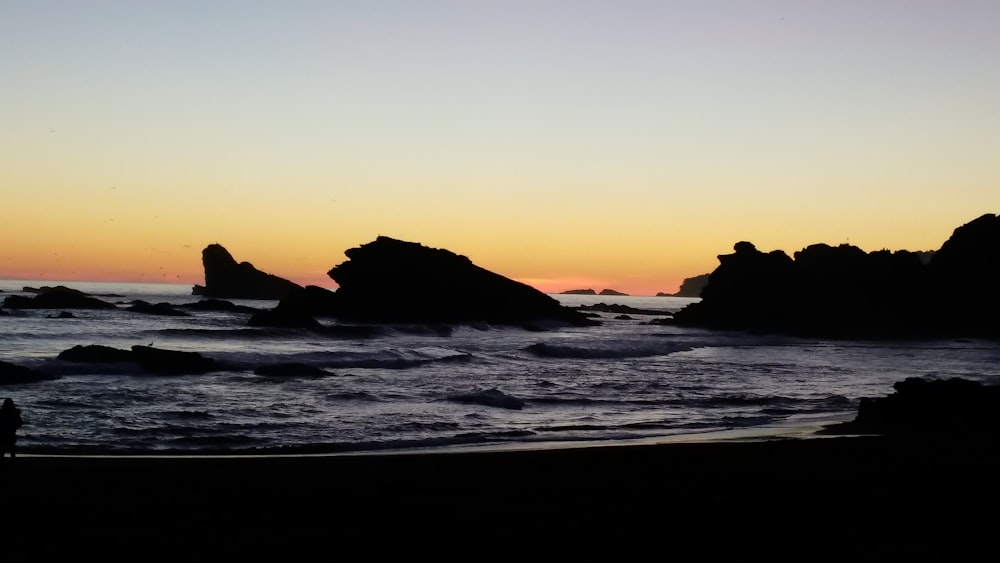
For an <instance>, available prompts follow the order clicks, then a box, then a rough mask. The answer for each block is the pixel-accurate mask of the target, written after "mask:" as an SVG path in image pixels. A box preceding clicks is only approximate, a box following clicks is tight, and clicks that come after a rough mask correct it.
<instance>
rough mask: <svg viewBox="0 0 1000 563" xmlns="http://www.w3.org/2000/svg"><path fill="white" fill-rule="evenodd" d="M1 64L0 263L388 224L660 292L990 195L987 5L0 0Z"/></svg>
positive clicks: (28, 269) (920, 232)
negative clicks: (725, 265) (722, 259)
mask: <svg viewBox="0 0 1000 563" xmlns="http://www.w3.org/2000/svg"><path fill="white" fill-rule="evenodd" d="M0 77H2V78H0V195H2V199H0V209H2V210H3V220H2V221H0V241H3V242H2V244H0V278H12V279H31V280H109V281H150V282H159V281H162V282H169V283H185V284H186V283H190V284H195V283H203V282H204V272H203V269H202V264H201V250H202V249H203V248H204V247H206V246H207V245H209V244H212V243H218V244H221V245H223V246H225V247H226V248H227V249H228V250H229V251H230V253H232V254H233V256H234V257H235V258H236V260H237V261H249V262H251V263H253V264H254V265H255V266H256V267H257V268H258V269H261V270H263V271H266V272H269V273H272V274H275V275H279V276H281V277H285V278H287V279H290V280H292V281H295V282H297V283H300V284H303V285H305V284H315V285H320V286H323V287H331V288H335V287H336V285H335V284H334V283H333V281H332V280H331V279H330V278H329V277H328V276H327V275H326V272H327V271H328V270H329V269H330V268H332V267H333V266H335V265H337V264H339V263H341V262H343V261H345V260H346V257H345V256H344V251H345V250H347V249H349V248H352V247H356V246H360V245H362V244H365V243H368V242H371V241H373V240H375V238H376V237H378V236H380V235H383V236H390V237H393V238H397V239H401V240H407V241H411V242H419V243H421V244H424V245H426V246H430V247H434V248H445V249H448V250H451V251H453V252H455V253H458V254H462V255H465V256H467V257H469V259H471V260H472V261H473V262H474V263H475V264H477V265H479V266H482V267H484V268H486V269H489V270H491V271H494V272H497V273H499V274H502V275H504V276H507V277H509V278H512V279H516V280H518V281H522V282H524V283H528V284H530V285H532V286H534V287H536V288H538V289H540V290H542V291H546V292H550V293H556V292H560V291H565V290H571V289H585V288H591V289H594V290H597V291H600V290H601V289H606V288H609V289H615V290H617V291H622V292H625V293H629V294H633V295H653V294H656V293H657V292H664V293H672V292H675V291H677V289H678V287H679V285H680V283H681V282H682V281H683V280H684V279H685V278H688V277H693V276H697V275H700V274H705V273H709V272H711V271H712V270H713V269H714V268H715V267H716V266H717V265H718V258H717V257H718V255H720V254H728V253H730V252H732V249H733V245H734V244H735V243H736V242H739V241H750V242H752V243H753V244H755V245H756V247H757V248H758V249H760V250H763V251H771V250H783V251H785V252H787V253H788V254H789V255H791V254H792V253H794V252H795V251H797V250H800V249H802V248H804V247H806V246H808V245H810V244H815V243H826V244H832V245H837V244H845V243H847V244H852V245H855V246H858V247H860V248H862V249H864V250H866V251H875V250H881V249H889V250H913V251H917V250H936V249H937V248H940V246H941V244H942V243H943V242H944V241H945V240H947V238H948V237H949V236H950V235H951V233H952V231H953V230H954V229H955V228H956V227H958V226H960V225H962V224H964V223H967V222H968V221H971V220H973V219H975V218H976V217H979V216H980V215H982V214H984V213H1000V1H997V0H947V1H945V0H941V1H926V0H907V1H903V0H894V1H890V0H863V1H862V0H859V1H852V0H810V1H801V0H759V1H755V0H691V1H686V0H677V1H671V0H659V1H640V0H614V1H591V0H465V1H459V0H451V1H437V0H423V1H417V0H363V1H361V0H359V1H351V0H343V1H330V0H324V1H304V0H281V1H280V2H279V1H260V0H241V1H222V0H215V1H213V0H198V1H189V0H172V1H170V2H161V1H145V0H86V1H84V0H30V1H29V0H0ZM401 283H405V281H404V280H401Z"/></svg>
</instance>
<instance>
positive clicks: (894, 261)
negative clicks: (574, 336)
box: [674, 214, 1000, 338]
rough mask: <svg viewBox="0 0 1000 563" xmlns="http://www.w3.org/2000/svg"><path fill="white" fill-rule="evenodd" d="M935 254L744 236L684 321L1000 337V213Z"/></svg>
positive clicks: (794, 330) (874, 334)
mask: <svg viewBox="0 0 1000 563" xmlns="http://www.w3.org/2000/svg"><path fill="white" fill-rule="evenodd" d="M926 256H927V255H926V253H919V252H910V251H905V250H901V251H895V252H890V251H888V250H880V251H875V252H865V251H863V250H861V249H860V248H857V247H855V246H851V245H848V244H841V245H839V246H830V245H827V244H814V245H811V246H809V247H806V248H804V249H802V250H800V251H798V252H796V253H794V255H793V256H792V257H789V256H788V255H787V254H785V253H784V252H783V251H780V250H775V251H771V252H766V253H765V252H761V251H760V250H757V248H756V247H755V246H754V245H753V244H751V243H749V242H739V243H737V244H736V245H735V246H734V252H733V253H732V254H725V255H721V256H719V266H718V267H717V268H716V269H715V270H714V271H713V272H712V273H711V274H710V275H709V278H708V283H707V284H706V285H705V287H704V288H703V289H702V291H701V300H700V301H699V302H698V303H692V304H690V305H688V306H686V307H685V308H684V309H682V310H680V311H678V312H677V313H675V315H674V322H675V323H677V324H680V325H685V326H699V327H707V328H717V329H735V330H751V331H768V332H781V333H791V334H800V335H810V336H824V337H834V338H924V337H945V336H949V337H950V336H969V337H988V338H997V337H998V336H1000V316H998V315H1000V293H998V292H997V291H996V288H997V287H1000V284H998V282H1000V273H998V272H1000V218H998V217H997V216H995V215H992V214H987V215H983V216H981V217H979V218H978V219H976V220H974V221H972V222H970V223H968V224H966V225H963V226H961V227H959V228H957V229H955V231H954V233H953V235H952V236H951V238H949V239H948V241H946V242H945V243H944V245H942V247H941V249H940V250H938V251H937V252H935V253H934V254H933V256H931V258H930V260H929V261H928V260H927V259H926ZM931 297H935V299H934V300H933V301H931V300H930V298H931ZM932 302H933V303H935V307H928V306H927V305H928V303H932Z"/></svg>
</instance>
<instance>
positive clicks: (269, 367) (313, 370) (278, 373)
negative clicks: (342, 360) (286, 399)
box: [253, 362, 333, 377]
mask: <svg viewBox="0 0 1000 563" xmlns="http://www.w3.org/2000/svg"><path fill="white" fill-rule="evenodd" d="M253 372H254V373H255V374H257V375H265V376H269V377H302V376H307V377H324V376H327V375H333V374H332V373H330V372H328V371H326V370H325V369H323V368H318V367H316V366H314V365H311V364H306V363H302V362H278V363H274V364H265V365H262V366H257V368H256V369H254V370H253Z"/></svg>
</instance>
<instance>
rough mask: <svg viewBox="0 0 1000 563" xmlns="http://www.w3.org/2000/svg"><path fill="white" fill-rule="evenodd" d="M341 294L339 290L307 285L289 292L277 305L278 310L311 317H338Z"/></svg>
mask: <svg viewBox="0 0 1000 563" xmlns="http://www.w3.org/2000/svg"><path fill="white" fill-rule="evenodd" d="M338 301H339V296H338V294H337V292H335V291H331V290H329V289H326V288H323V287H319V286H316V285H307V286H305V287H304V288H302V289H297V290H294V291H290V292H288V294H287V295H285V297H284V298H282V300H281V301H280V302H279V303H278V306H277V307H276V309H277V311H278V312H281V313H285V314H295V315H300V316H309V317H336V316H337V315H338V312H339V310H338V307H337V304H338Z"/></svg>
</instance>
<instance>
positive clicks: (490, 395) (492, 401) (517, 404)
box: [448, 389, 524, 410]
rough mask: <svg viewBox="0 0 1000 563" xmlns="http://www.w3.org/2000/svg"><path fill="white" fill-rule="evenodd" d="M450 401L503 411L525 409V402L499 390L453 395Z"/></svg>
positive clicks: (449, 398)
mask: <svg viewBox="0 0 1000 563" xmlns="http://www.w3.org/2000/svg"><path fill="white" fill-rule="evenodd" d="M448 400H450V401H455V402H459V403H471V404H476V405H485V406H488V407H499V408H502V409H512V410H521V409H522V408H524V401H523V400H521V399H518V398H517V397H512V396H510V395H507V394H505V393H504V392H502V391H500V390H498V389H486V390H484V391H473V392H471V393H459V394H457V395H451V396H450V397H448Z"/></svg>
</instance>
